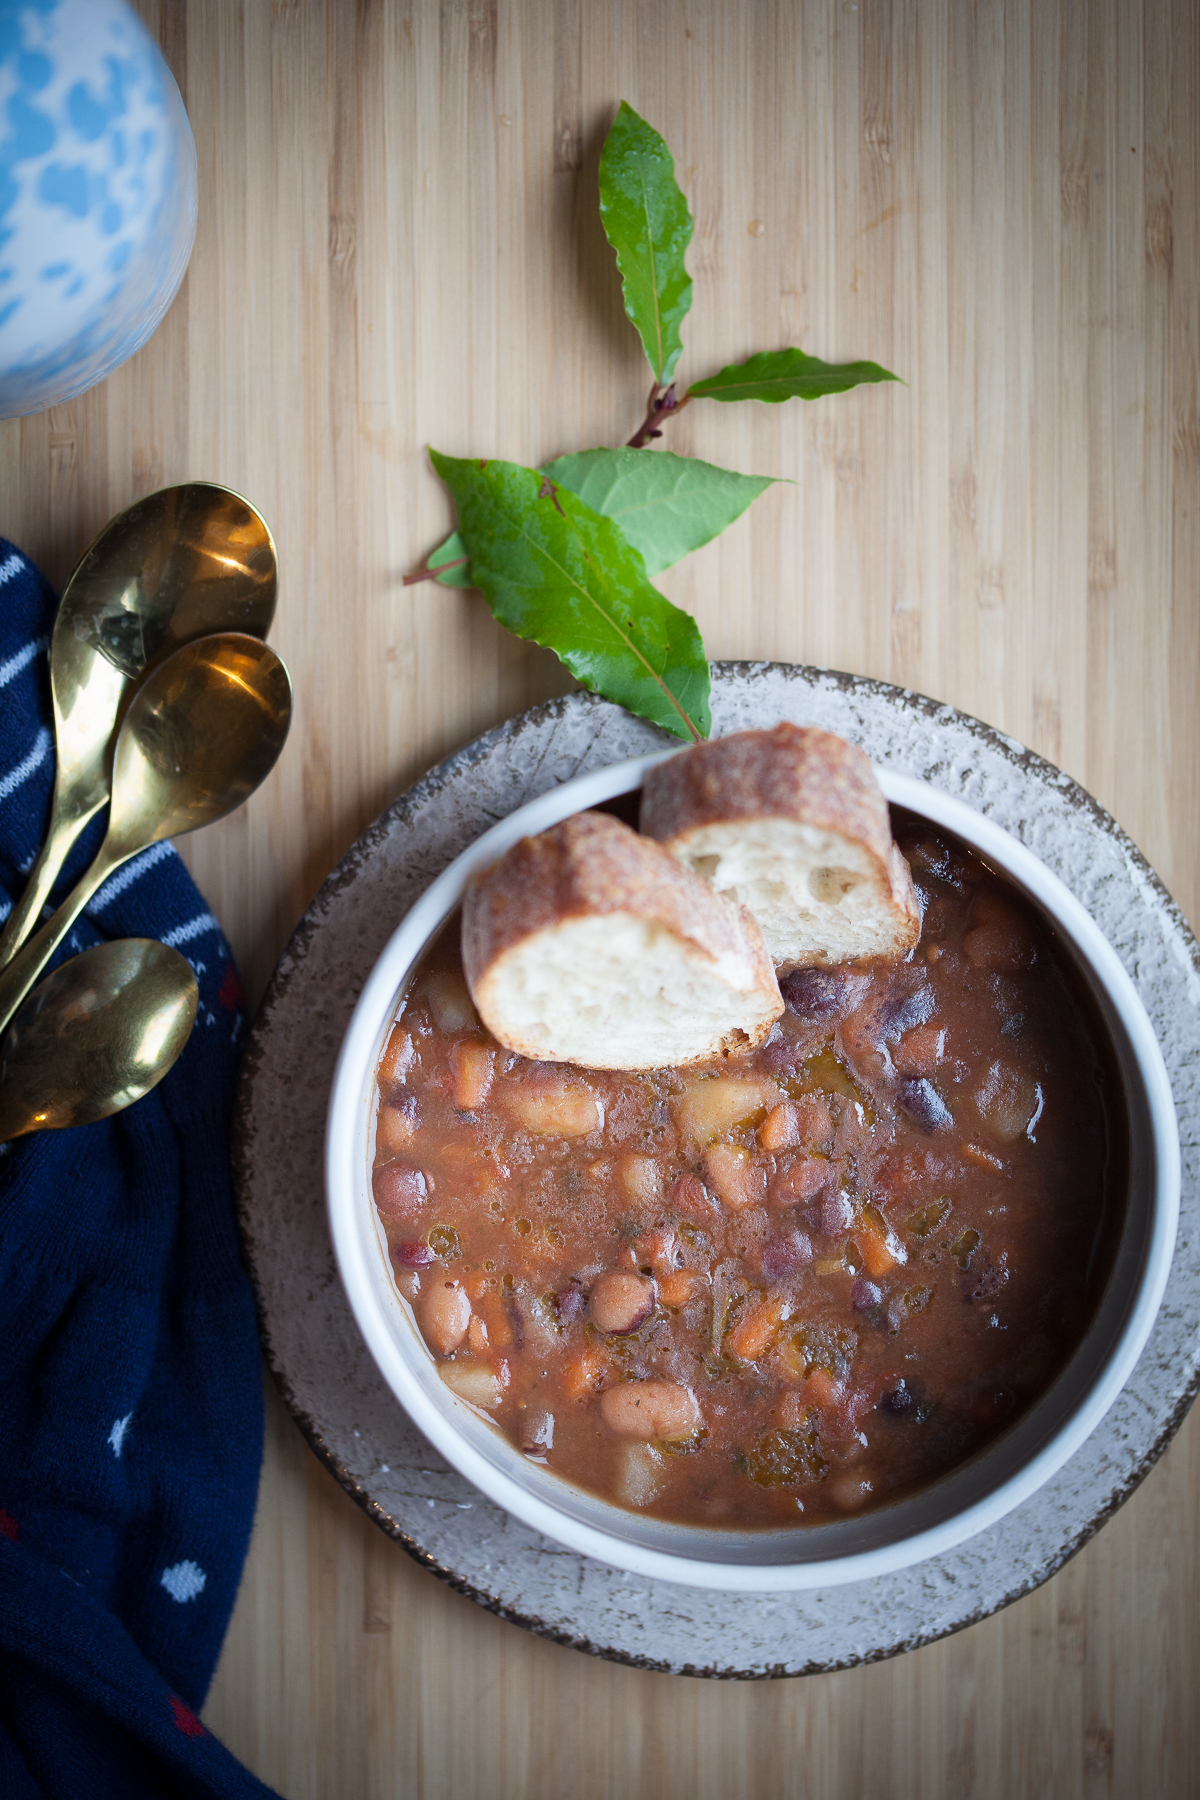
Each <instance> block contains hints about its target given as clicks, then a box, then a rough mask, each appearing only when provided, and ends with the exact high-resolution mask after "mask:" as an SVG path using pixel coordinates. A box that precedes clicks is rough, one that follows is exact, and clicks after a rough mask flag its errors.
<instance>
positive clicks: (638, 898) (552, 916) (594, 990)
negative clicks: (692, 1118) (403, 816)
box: [462, 812, 783, 1069]
mask: <svg viewBox="0 0 1200 1800" xmlns="http://www.w3.org/2000/svg"><path fill="white" fill-rule="evenodd" d="M462 948H463V969H464V971H465V973H466V977H467V985H468V987H469V988H470V990H471V998H472V999H473V1000H474V1002H475V1005H476V1007H477V1008H478V1011H479V1016H480V1017H481V1019H482V1020H483V1021H484V1023H485V1025H486V1026H487V1028H488V1030H489V1031H490V1032H491V1033H492V1035H493V1036H494V1037H496V1038H498V1039H499V1041H500V1042H501V1043H502V1044H504V1045H506V1046H507V1048H508V1049H510V1050H515V1051H517V1052H518V1053H519V1054H520V1055H521V1056H528V1057H531V1058H533V1059H534V1060H536V1061H538V1062H569V1063H580V1064H582V1065H583V1066H584V1067H585V1068H591V1069H661V1068H669V1067H678V1066H680V1065H683V1064H687V1063H695V1062H701V1061H704V1060H706V1059H707V1058H709V1057H712V1056H717V1055H720V1054H721V1053H722V1052H726V1051H742V1050H752V1049H754V1048H756V1047H757V1046H758V1045H759V1044H760V1043H762V1041H763V1040H764V1038H766V1036H767V1035H768V1033H769V1031H770V1029H771V1026H772V1024H773V1023H774V1021H775V1020H776V1019H777V1018H778V1017H779V1015H780V1013H781V1012H782V1011H783V1000H782V998H781V996H780V993H779V986H778V983H777V982H776V980H775V973H774V970H773V969H772V967H771V959H770V957H769V956H768V955H767V952H766V949H765V948H764V945H763V941H762V937H761V936H760V934H759V930H758V927H757V926H756V925H755V923H754V921H753V919H752V918H750V917H749V915H748V914H747V913H745V912H743V910H742V908H741V907H740V906H737V905H735V904H734V903H733V902H732V901H729V900H725V899H723V898H722V897H721V896H720V895H719V894H715V893H714V892H713V891H712V889H711V888H710V887H709V886H708V885H707V884H706V883H705V882H703V881H701V880H700V879H699V878H698V877H697V876H695V875H693V874H692V872H691V870H690V869H686V868H685V867H684V866H683V865H682V864H681V863H679V862H677V861H676V859H675V858H674V857H673V856H671V855H670V854H669V853H668V852H667V851H666V850H663V849H662V848H661V847H660V846H659V845H658V844H655V843H652V842H651V841H650V840H649V839H648V838H643V837H639V836H638V834H637V832H636V831H632V830H631V829H630V828H629V826H628V825H622V824H621V822H620V821H619V820H618V819H614V818H612V817H611V816H610V815H609V814H607V813H594V812H585V813H578V814H577V815H576V816H575V817H574V818H572V819H565V820H564V821H563V823H562V824H561V825H556V826H554V827H553V829H552V830H550V831H545V832H543V833H542V835H541V836H540V837H536V838H523V839H522V840H521V842H520V843H519V844H514V845H513V848H512V849H511V850H510V851H509V852H508V853H507V855H505V856H503V857H501V859H500V861H499V862H498V863H494V864H493V865H492V867H491V868H490V869H487V870H485V871H484V873H483V874H482V875H481V876H479V877H478V878H477V880H476V881H475V883H474V885H473V886H472V887H471V889H470V890H469V892H468V894H467V897H466V900H465V901H464V903H463V921H462Z"/></svg>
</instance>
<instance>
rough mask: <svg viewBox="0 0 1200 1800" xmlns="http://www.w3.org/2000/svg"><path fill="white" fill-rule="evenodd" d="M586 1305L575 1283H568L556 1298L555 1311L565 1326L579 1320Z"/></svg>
mask: <svg viewBox="0 0 1200 1800" xmlns="http://www.w3.org/2000/svg"><path fill="white" fill-rule="evenodd" d="M585 1304H586V1302H585V1301H584V1298H583V1295H582V1293H581V1292H580V1290H579V1289H578V1288H577V1287H576V1286H575V1283H574V1282H573V1281H572V1282H568V1283H567V1286H566V1287H565V1288H560V1289H559V1291H558V1293H557V1294H555V1296H554V1309H555V1311H556V1312H557V1314H558V1316H559V1318H560V1319H561V1320H562V1322H563V1324H564V1325H569V1324H570V1323H571V1321H572V1320H573V1319H577V1318H578V1317H579V1315H580V1313H581V1312H582V1311H583V1309H584V1306H585Z"/></svg>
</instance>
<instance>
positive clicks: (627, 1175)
mask: <svg viewBox="0 0 1200 1800" xmlns="http://www.w3.org/2000/svg"><path fill="white" fill-rule="evenodd" d="M617 1176H618V1178H619V1180H620V1183H621V1186H622V1187H623V1188H624V1190H625V1192H626V1194H627V1195H628V1196H629V1198H630V1199H631V1200H640V1201H643V1202H644V1203H645V1204H646V1205H647V1206H649V1205H652V1204H653V1202H654V1201H655V1200H658V1199H660V1198H661V1196H662V1189H663V1171H662V1164H661V1163H660V1162H659V1160H658V1158H657V1157H655V1156H636V1155H629V1156H622V1157H620V1158H619V1159H618V1162H617Z"/></svg>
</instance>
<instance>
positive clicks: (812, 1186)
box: [771, 1156, 835, 1206]
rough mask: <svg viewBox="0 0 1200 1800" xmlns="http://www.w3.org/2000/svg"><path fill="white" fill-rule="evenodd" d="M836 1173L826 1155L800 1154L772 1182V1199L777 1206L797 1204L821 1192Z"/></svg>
mask: <svg viewBox="0 0 1200 1800" xmlns="http://www.w3.org/2000/svg"><path fill="white" fill-rule="evenodd" d="M834 1174H835V1170H834V1167H833V1164H832V1163H831V1162H829V1161H828V1160H827V1159H826V1158H825V1157H823V1156H799V1157H797V1158H796V1159H795V1161H794V1162H791V1163H789V1164H788V1166H787V1168H786V1169H781V1170H780V1171H779V1173H778V1174H777V1175H776V1176H775V1178H774V1180H773V1181H772V1182H771V1199H772V1201H773V1203H774V1204H775V1205H776V1206H797V1205H798V1204H799V1203H800V1201H801V1200H811V1199H813V1197H814V1196H815V1195H817V1194H819V1193H820V1191H821V1189H822V1188H823V1187H827V1186H828V1185H829V1183H830V1182H831V1181H832V1180H833V1177H834Z"/></svg>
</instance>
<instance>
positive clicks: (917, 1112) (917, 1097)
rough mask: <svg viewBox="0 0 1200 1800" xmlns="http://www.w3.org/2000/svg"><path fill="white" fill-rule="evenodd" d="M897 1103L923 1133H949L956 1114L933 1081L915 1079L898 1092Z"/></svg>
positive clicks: (901, 1084) (901, 1086) (904, 1082)
mask: <svg viewBox="0 0 1200 1800" xmlns="http://www.w3.org/2000/svg"><path fill="white" fill-rule="evenodd" d="M896 1103H897V1105H899V1106H900V1107H902V1108H903V1110H904V1111H905V1112H906V1113H907V1114H908V1116H909V1118H910V1119H911V1120H912V1121H913V1123H914V1124H916V1125H919V1126H920V1127H921V1130H922V1131H949V1130H950V1128H951V1127H952V1125H953V1124H954V1114H953V1113H952V1112H951V1111H950V1108H949V1107H948V1106H947V1105H946V1102H945V1101H944V1100H943V1099H942V1096H941V1095H940V1094H939V1093H938V1091H937V1089H936V1088H935V1087H934V1085H933V1083H932V1082H931V1081H926V1080H925V1079H924V1077H913V1078H912V1079H910V1080H908V1081H902V1082H901V1083H900V1086H899V1088H898V1089H897V1090H896Z"/></svg>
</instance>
